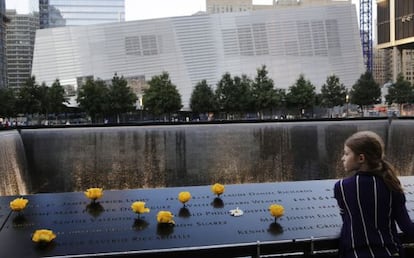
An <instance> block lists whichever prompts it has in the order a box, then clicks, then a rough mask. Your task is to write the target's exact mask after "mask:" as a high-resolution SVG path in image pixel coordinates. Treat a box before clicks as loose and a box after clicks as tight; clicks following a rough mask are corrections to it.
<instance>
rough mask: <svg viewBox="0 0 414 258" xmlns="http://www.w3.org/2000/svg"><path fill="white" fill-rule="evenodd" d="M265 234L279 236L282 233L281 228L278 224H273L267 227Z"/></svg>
mask: <svg viewBox="0 0 414 258" xmlns="http://www.w3.org/2000/svg"><path fill="white" fill-rule="evenodd" d="M267 232H269V233H270V234H272V235H279V234H281V233H283V227H282V226H281V225H280V224H279V223H277V222H273V223H271V224H270V225H269V228H268V229H267Z"/></svg>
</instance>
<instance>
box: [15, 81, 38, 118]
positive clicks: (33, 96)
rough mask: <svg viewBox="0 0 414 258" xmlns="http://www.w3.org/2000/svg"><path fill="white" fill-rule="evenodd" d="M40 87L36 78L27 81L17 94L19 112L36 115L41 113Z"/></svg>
mask: <svg viewBox="0 0 414 258" xmlns="http://www.w3.org/2000/svg"><path fill="white" fill-rule="evenodd" d="M39 95H40V90H39V85H38V84H37V83H36V78H35V76H32V77H30V78H29V79H27V80H26V82H25V83H24V85H23V87H21V88H20V90H19V91H18V94H17V107H18V111H19V112H22V113H25V114H36V113H39V112H41V102H40V97H39Z"/></svg>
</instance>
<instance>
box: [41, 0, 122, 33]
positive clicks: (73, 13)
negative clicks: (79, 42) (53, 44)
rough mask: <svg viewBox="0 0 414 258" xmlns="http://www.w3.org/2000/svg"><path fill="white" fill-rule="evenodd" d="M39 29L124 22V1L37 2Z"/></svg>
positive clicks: (50, 0)
mask: <svg viewBox="0 0 414 258" xmlns="http://www.w3.org/2000/svg"><path fill="white" fill-rule="evenodd" d="M39 16H40V27H41V28H55V27H62V26H79V25H91V24H100V23H111V22H120V21H125V0H82V1H73V0H39Z"/></svg>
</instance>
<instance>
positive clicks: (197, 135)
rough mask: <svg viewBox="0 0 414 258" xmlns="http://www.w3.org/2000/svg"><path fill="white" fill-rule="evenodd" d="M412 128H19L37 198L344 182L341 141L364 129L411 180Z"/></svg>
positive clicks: (375, 124) (399, 124)
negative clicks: (94, 190) (92, 191)
mask: <svg viewBox="0 0 414 258" xmlns="http://www.w3.org/2000/svg"><path fill="white" fill-rule="evenodd" d="M413 129H414V121H411V120H394V121H393V122H392V123H391V124H389V121H388V120H355V121H326V122H325V121H310V122H280V123H277V122H276V123H245V124H200V125H169V126H130V127H89V128H88V127H87V128H54V129H50V128H49V129H22V130H21V138H22V140H23V145H24V150H25V156H26V158H27V167H28V168H29V174H30V179H29V180H28V181H27V182H30V187H31V189H32V190H31V192H34V193H36V192H64V191H82V190H84V189H85V188H88V187H94V186H97V187H98V186H99V187H104V188H105V189H131V188H153V187H168V186H185V185H208V184H212V183H214V182H222V183H225V184H230V183H231V184H238V183H246V182H249V183H260V182H273V181H298V180H313V179H333V178H339V177H343V176H344V174H343V171H342V165H341V162H340V157H341V155H342V150H343V142H344V140H345V139H346V138H347V137H348V136H349V135H351V134H352V133H354V132H356V131H359V130H373V131H375V132H377V133H378V134H379V135H381V136H382V137H383V138H384V140H385V143H386V146H387V154H388V155H387V157H388V159H389V160H390V161H392V162H394V163H395V165H396V167H397V168H399V169H400V170H401V171H402V173H401V174H402V175H412V171H413V153H414V152H413V151H412V150H413V149H414V138H413V137H412V135H411V134H412V132H413ZM0 138H1V141H2V142H3V135H2V134H0ZM2 145H3V144H2ZM20 148H22V147H20ZM0 150H1V151H2V152H7V150H10V148H9V147H6V148H5V150H6V151H5V150H2V149H1V147H0ZM18 155H23V154H18ZM1 156H3V154H1ZM1 156H0V159H3V160H4V157H1ZM11 156H13V155H11ZM23 156H24V155H23ZM9 159H13V158H10V157H9V158H7V157H6V158H5V162H6V163H10V162H12V161H10V160H9ZM23 160H24V159H23ZM0 161H1V160H0ZM19 162H22V161H19ZM23 165H24V164H23ZM23 165H21V166H23ZM23 167H24V166H23ZM18 172H19V170H17V171H10V170H7V169H4V168H2V167H0V175H6V174H9V173H12V174H15V173H18ZM4 187H6V188H7V187H8V185H2V189H0V190H1V192H0V193H1V194H5V193H6V192H10V191H12V192H13V191H15V192H16V191H17V192H19V191H20V190H19V189H11V190H10V189H9V190H7V191H6V190H4V189H3V188H4Z"/></svg>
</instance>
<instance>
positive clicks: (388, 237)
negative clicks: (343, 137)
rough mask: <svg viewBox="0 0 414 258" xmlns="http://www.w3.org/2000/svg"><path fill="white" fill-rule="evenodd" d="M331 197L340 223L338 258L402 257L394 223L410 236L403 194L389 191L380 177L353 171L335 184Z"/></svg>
mask: <svg viewBox="0 0 414 258" xmlns="http://www.w3.org/2000/svg"><path fill="white" fill-rule="evenodd" d="M334 195H335V198H336V200H337V201H338V206H339V208H340V212H341V216H342V221H343V225H342V230H341V236H340V243H339V252H340V257H346V258H351V257H352V258H369V257H372V258H377V257H396V256H397V257H398V254H400V257H401V256H402V253H401V243H400V241H399V238H398V234H397V227H396V223H397V224H398V226H399V227H400V229H401V230H402V231H403V232H404V233H406V234H408V235H409V236H410V237H414V224H413V223H412V222H411V219H410V217H409V215H408V212H407V208H406V206H405V195H404V193H400V192H395V191H390V190H389V189H388V187H387V186H386V185H385V183H384V181H383V180H382V178H381V177H378V176H375V175H373V174H370V173H369V172H357V173H356V174H355V175H353V176H351V177H348V178H345V179H342V180H339V181H338V182H336V183H335V187H334Z"/></svg>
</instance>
